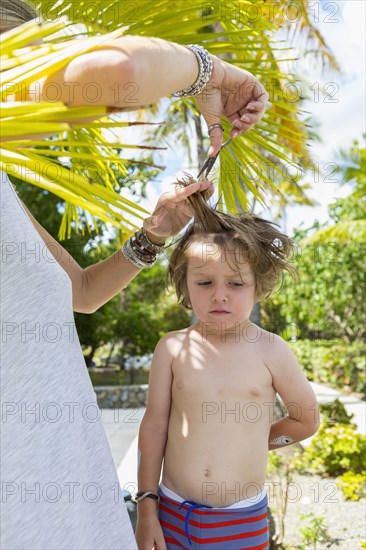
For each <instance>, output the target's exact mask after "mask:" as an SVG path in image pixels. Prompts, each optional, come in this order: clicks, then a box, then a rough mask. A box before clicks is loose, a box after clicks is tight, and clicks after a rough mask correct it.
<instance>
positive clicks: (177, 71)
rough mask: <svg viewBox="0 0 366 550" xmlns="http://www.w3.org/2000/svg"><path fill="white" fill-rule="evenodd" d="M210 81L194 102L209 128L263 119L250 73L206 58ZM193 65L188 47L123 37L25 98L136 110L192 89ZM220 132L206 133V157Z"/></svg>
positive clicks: (236, 128) (264, 96)
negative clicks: (208, 60) (226, 122)
mask: <svg viewBox="0 0 366 550" xmlns="http://www.w3.org/2000/svg"><path fill="white" fill-rule="evenodd" d="M211 58H212V63H213V69H212V74H211V78H210V80H209V81H208V83H207V85H206V86H205V87H204V89H203V91H202V93H200V94H198V95H197V96H196V101H197V105H198V108H199V110H200V111H201V114H202V116H203V117H204V119H205V121H206V123H207V125H208V126H210V125H212V124H215V123H221V119H222V117H225V118H226V119H227V120H228V121H229V122H230V123H231V124H232V125H233V127H232V129H231V132H230V136H231V137H232V138H234V137H236V136H237V135H238V134H241V133H242V132H245V131H247V130H250V129H251V128H253V126H254V125H255V124H256V123H257V122H258V121H259V120H260V119H261V118H262V116H263V114H264V112H265V108H266V103H267V101H268V93H267V92H266V91H265V89H264V87H263V86H262V84H261V83H260V82H259V81H258V80H257V78H256V77H255V76H254V75H252V74H251V73H250V72H248V71H245V70H243V69H241V68H239V67H236V66H234V65H231V64H229V63H226V62H225V61H223V60H221V59H219V58H218V57H215V56H211ZM198 72H199V71H198V61H197V58H196V56H195V54H194V53H193V52H192V51H190V50H189V49H187V48H185V47H184V46H181V45H179V44H175V43H173V42H167V41H166V40H161V39H159V38H149V37H142V36H123V37H121V38H117V39H115V40H110V41H106V42H105V43H104V44H102V45H100V46H98V49H95V50H94V51H91V52H88V53H85V54H82V55H80V56H79V57H77V58H76V59H74V60H72V61H71V62H70V63H69V64H68V65H67V66H66V67H64V68H63V69H62V70H61V71H60V72H58V73H55V74H53V75H51V76H49V77H47V78H45V79H43V80H41V81H39V82H36V83H34V84H33V85H32V86H31V90H30V91H31V93H30V96H29V99H30V100H36V101H39V100H45V101H52V99H50V98H49V94H48V93H47V92H48V87H49V86H51V89H50V97H51V98H54V96H55V86H56V87H58V100H59V101H63V102H64V103H66V104H67V105H70V106H85V105H89V106H90V105H92V106H93V105H106V106H109V107H110V108H113V109H120V110H128V111H131V110H135V109H138V108H139V107H141V106H145V105H148V104H150V103H153V102H155V101H157V100H158V99H160V98H162V97H165V96H167V95H169V94H171V93H174V92H177V91H180V90H182V89H184V88H187V87H189V86H191V85H192V84H193V83H194V82H195V81H196V79H197V76H198ZM222 134H223V133H222V130H220V128H215V129H213V131H212V132H210V135H209V137H210V141H211V146H212V147H211V148H210V150H209V153H208V154H209V156H212V155H214V154H216V153H217V152H218V150H219V148H220V146H221V144H222Z"/></svg>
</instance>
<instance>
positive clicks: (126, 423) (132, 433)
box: [102, 382, 366, 493]
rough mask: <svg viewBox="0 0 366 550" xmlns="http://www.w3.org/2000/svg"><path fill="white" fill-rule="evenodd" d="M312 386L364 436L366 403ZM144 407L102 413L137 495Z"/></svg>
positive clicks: (126, 483) (124, 480) (121, 471)
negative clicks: (335, 404)
mask: <svg viewBox="0 0 366 550" xmlns="http://www.w3.org/2000/svg"><path fill="white" fill-rule="evenodd" d="M311 385H312V387H313V389H314V391H315V394H316V396H317V399H318V402H319V403H328V402H331V401H334V400H335V399H336V398H338V399H339V400H340V401H342V403H343V404H344V406H345V408H346V410H347V412H348V413H353V414H354V417H353V422H355V424H356V425H357V428H358V431H359V432H360V433H362V434H364V435H366V402H365V401H361V400H360V399H357V398H356V397H351V396H345V395H342V394H341V393H340V392H339V391H337V390H333V389H331V388H328V387H326V386H322V385H320V384H314V383H313V382H311ZM144 412H145V408H139V409H117V410H107V409H103V410H102V421H103V424H104V427H105V429H106V433H107V438H108V441H109V444H110V446H111V449H112V455H113V459H114V462H115V465H116V468H117V471H118V477H119V480H120V483H121V486H122V488H125V489H128V490H129V491H130V492H131V493H135V492H136V486H137V475H136V469H137V434H138V430H139V426H140V422H141V420H142V417H143V415H144ZM310 442H311V438H308V439H305V440H304V441H302V442H301V445H302V446H304V447H306V446H307V445H309V443H310Z"/></svg>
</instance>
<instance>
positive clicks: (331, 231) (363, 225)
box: [302, 220, 366, 245]
mask: <svg viewBox="0 0 366 550" xmlns="http://www.w3.org/2000/svg"><path fill="white" fill-rule="evenodd" d="M332 240H333V241H337V242H339V243H344V244H347V242H349V241H353V242H358V243H364V242H365V240H366V221H365V220H346V221H340V222H338V223H337V224H336V225H333V226H331V227H324V228H323V229H318V231H316V232H315V233H314V234H313V235H312V236H311V237H308V238H307V239H304V240H303V241H302V243H303V244H304V245H307V244H310V243H321V244H322V243H329V242H330V241H332Z"/></svg>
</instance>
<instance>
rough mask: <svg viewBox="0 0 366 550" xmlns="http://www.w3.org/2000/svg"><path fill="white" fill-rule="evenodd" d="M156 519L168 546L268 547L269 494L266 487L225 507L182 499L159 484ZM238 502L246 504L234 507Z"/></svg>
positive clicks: (173, 549)
mask: <svg viewBox="0 0 366 550" xmlns="http://www.w3.org/2000/svg"><path fill="white" fill-rule="evenodd" d="M159 496H160V500H159V521H160V524H161V527H162V529H163V533H164V538H165V542H166V545H167V549H168V550H177V549H178V548H184V549H187V550H202V549H205V550H249V549H250V550H268V549H269V532H268V515H267V514H268V509H267V506H268V497H267V494H266V492H265V491H263V492H262V493H261V494H260V495H259V496H257V497H253V498H252V501H253V500H254V502H255V503H254V504H250V505H249V506H248V499H247V500H245V501H241V502H239V503H235V505H232V506H229V507H225V508H211V507H209V506H205V505H203V504H196V503H194V502H192V501H190V500H189V501H188V500H183V499H182V498H181V497H179V495H177V494H176V493H173V492H172V491H170V489H167V488H166V487H165V486H164V485H163V484H161V485H160V487H159ZM241 503H243V504H244V503H245V506H242V507H237V505H240V504H241Z"/></svg>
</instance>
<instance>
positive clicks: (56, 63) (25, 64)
mask: <svg viewBox="0 0 366 550" xmlns="http://www.w3.org/2000/svg"><path fill="white" fill-rule="evenodd" d="M216 5H217V6H218V7H219V8H220V10H219V11H220V13H216V12H215V10H206V11H204V10H203V6H202V2H201V1H200V0H187V1H186V2H180V1H179V2H178V1H176V2H174V1H173V2H172V0H169V1H168V0H158V1H156V2H154V3H152V2H147V1H139V2H138V3H127V4H126V3H125V2H124V1H123V0H116V1H114V2H112V3H110V2H109V1H107V0H101V1H100V2H98V5H97V6H95V5H94V4H93V5H92V6H90V4H88V3H86V2H79V3H76V2H73V1H70V0H41V1H39V2H38V8H39V9H40V11H41V14H42V12H43V14H44V15H46V16H47V18H48V19H54V21H52V22H47V23H45V24H43V25H41V26H40V25H35V24H34V23H27V24H26V25H23V26H22V27H18V28H17V29H14V30H12V31H10V32H9V33H4V35H2V44H3V46H4V47H3V48H2V57H1V61H4V63H5V67H6V69H7V70H6V71H5V72H3V73H2V79H3V80H2V85H1V97H2V99H3V100H5V99H6V98H8V99H9V96H10V94H13V93H14V87H15V86H17V87H18V91H19V90H21V89H22V87H23V89H24V87H25V88H27V87H28V86H29V85H31V84H32V83H34V82H35V81H36V80H38V79H40V78H43V77H45V76H49V75H50V74H52V72H56V71H58V70H59V69H61V68H62V67H64V66H65V65H66V64H67V63H68V62H69V61H71V60H72V59H74V58H75V57H76V56H78V55H80V54H81V53H84V52H88V51H91V50H92V49H94V48H98V47H102V45H103V42H104V41H106V40H110V39H111V38H115V37H118V36H121V35H122V34H124V33H128V34H129V35H133V34H136V35H140V36H156V37H161V38H165V39H167V40H172V41H174V42H179V43H181V44H188V43H203V44H204V45H205V47H206V48H207V49H208V50H209V51H212V52H213V53H216V54H217V55H219V56H220V57H225V58H226V60H227V61H228V62H230V63H235V65H237V66H240V67H242V68H248V67H251V70H252V71H253V72H254V73H255V74H256V76H257V77H258V78H259V80H260V81H262V82H263V83H264V84H265V85H267V83H268V82H269V84H270V85H273V88H274V92H273V94H271V96H272V97H271V105H270V108H269V109H268V111H267V114H266V116H265V117H264V118H263V120H262V122H261V124H260V125H258V126H256V127H255V129H253V130H251V131H250V132H249V133H247V134H246V136H245V137H242V138H241V139H240V140H237V141H236V143H235V144H233V147H232V148H231V150H227V151H225V150H224V152H223V154H222V159H221V160H222V164H223V165H224V164H225V163H227V165H228V166H229V167H230V169H231V168H232V167H233V166H234V164H237V163H243V160H242V159H243V155H245V156H246V158H249V159H250V160H253V161H254V160H255V162H256V167H255V168H253V171H252V172H250V173H249V174H248V175H246V174H245V173H243V174H240V175H239V176H238V178H237V179H235V181H234V180H233V181H231V184H230V185H227V184H225V182H224V181H222V179H221V178H220V183H219V192H220V194H221V195H223V196H224V199H225V202H227V206H228V208H229V209H230V210H235V208H238V207H245V206H246V205H247V202H248V199H247V196H246V193H247V192H248V191H249V192H250V193H252V194H253V196H254V197H255V198H256V199H258V200H259V201H262V202H264V200H265V191H266V189H267V188H273V187H274V184H273V182H272V181H271V175H270V173H271V170H272V169H276V167H275V164H273V166H272V165H271V161H268V158H270V156H271V155H272V156H273V155H274V156H277V157H278V158H280V159H282V161H283V162H294V161H296V160H298V161H300V160H301V162H305V163H310V162H311V161H310V158H309V153H308V151H307V149H306V139H307V137H308V135H309V134H308V130H307V128H306V125H305V123H304V122H303V121H302V119H301V116H300V109H299V105H297V104H294V103H290V104H289V103H286V102H285V101H283V99H282V97H283V87H284V85H285V83H286V81H287V80H289V78H290V75H288V74H286V73H285V72H284V71H283V70H282V68H281V62H282V61H283V59H282V61H281V62H280V61H279V57H280V56H282V57H286V58H287V59H292V57H293V56H292V55H291V52H290V54H289V55H286V56H284V55H283V54H284V53H287V52H288V51H289V50H288V47H287V45H286V44H284V43H283V42H280V41H277V42H274V41H273V38H274V37H275V33H276V31H277V29H278V26H276V25H275V24H274V21H276V22H278V21H280V19H279V12H280V10H281V3H279V4H277V3H276V4H275V5H273V4H272V6H273V10H274V18H273V19H271V18H266V16H265V15H263V16H262V17H260V18H259V19H258V20H256V21H255V22H254V23H253V22H251V13H252V8H253V6H258V5H259V6H260V7H261V8H265V7H266V2H265V1H264V0H263V1H259V2H258V1H254V0H246V1H245V2H244V1H240V2H231V1H225V2H218V3H216ZM238 6H239V7H240V14H241V17H240V18H236V19H235V18H231V17H227V16H226V15H225V13H231V12H232V10H233V9H234V10H235V9H237V7H238ZM263 13H264V11H263ZM60 16H62V17H63V19H61V20H60ZM218 22H219V23H220V28H221V30H220V31H219V32H213V31H212V30H210V29H212V25H214V24H216V23H218ZM76 25H77V26H76ZM111 30H112V32H107V31H111ZM78 36H79V37H83V38H82V39H75V37H78ZM319 36H320V35H319ZM318 38H319V37H318ZM34 40H43V44H39V45H35V46H27V47H25V46H26V45H27V44H29V43H30V42H31V41H34ZM291 78H293V77H291ZM182 104H183V105H184V106H185V107H187V108H188V109H190V110H191V111H192V113H193V114H196V113H197V110H196V108H195V104H194V101H192V100H185V102H182ZM51 107H52V108H50V105H49V104H48V105H46V104H42V103H37V104H36V106H35V107H34V106H31V105H24V104H19V103H18V104H17V103H14V102H10V103H9V106H8V108H6V109H5V112H6V116H5V115H4V118H2V120H1V127H2V129H3V130H4V132H5V133H4V134H3V135H5V136H6V138H7V140H8V141H5V142H4V143H3V148H4V150H5V152H6V153H7V154H8V157H9V156H10V157H11V158H12V162H13V163H14V162H15V166H17V165H16V162H18V161H19V163H20V158H21V159H22V162H26V161H27V162H28V166H32V167H35V166H36V162H37V160H39V159H40V160H41V161H42V162H43V163H44V162H47V163H50V162H51V159H50V157H52V159H53V160H52V163H53V164H55V165H60V166H61V167H62V165H61V162H60V161H58V160H56V158H54V157H55V153H54V151H57V152H58V153H60V156H61V155H63V154H65V155H66V157H62V156H61V158H64V159H65V158H66V159H67V160H66V161H65V160H64V161H63V162H64V163H65V162H66V167H65V169H66V171H67V172H71V173H72V174H74V173H75V176H77V181H78V187H77V188H74V193H72V192H71V189H69V188H66V187H65V190H64V195H65V193H66V190H67V193H66V195H67V197H68V199H65V200H68V201H69V202H70V204H72V205H74V206H73V207H72V208H71V207H70V209H69V210H68V212H67V214H65V216H67V218H68V220H69V221H70V219H74V220H76V219H77V206H79V207H82V208H85V209H86V210H88V211H89V212H90V213H92V214H93V215H99V213H100V210H98V208H99V209H101V210H102V211H103V212H104V217H103V216H101V219H103V220H106V219H108V221H110V222H111V223H113V224H114V225H115V226H116V227H119V226H120V224H121V220H123V217H121V214H120V212H118V211H115V210H114V209H111V208H110V207H109V206H110V205H113V206H116V205H117V204H118V207H119V208H122V209H123V208H126V207H127V205H126V204H125V203H124V202H123V200H122V199H121V198H120V197H118V195H117V198H115V199H114V202H113V201H112V202H110V203H107V202H105V201H106V197H105V196H104V195H103V193H102V190H101V188H103V187H106V188H109V191H110V192H111V193H114V192H113V191H112V190H113V189H116V188H117V189H119V188H120V186H119V184H118V181H117V178H116V176H115V175H114V167H118V169H119V170H120V171H121V172H123V165H124V162H123V159H122V158H121V156H120V155H119V154H117V153H116V152H115V151H114V150H113V146H112V145H111V144H109V143H108V141H107V140H106V138H105V137H104V135H103V129H107V128H108V129H111V128H118V127H123V126H125V125H126V123H125V122H121V121H120V119H119V118H118V117H112V118H109V119H108V118H107V117H105V118H102V119H101V120H99V121H98V122H89V121H88V122H86V121H85V122H83V121H81V120H80V119H78V117H81V118H82V117H85V118H86V117H90V116H94V117H101V116H103V115H106V114H107V109H104V108H87V109H84V108H83V109H82V110H79V111H78V110H77V109H78V108H68V107H65V106H64V105H63V104H52V106H51ZM12 108H13V109H14V110H13V111H12ZM23 108H25V109H24V110H23V111H22V109H23ZM16 109H18V111H16ZM73 109H75V110H73ZM181 116H182V117H184V116H186V114H184V109H182V113H181ZM20 123H21V124H20ZM71 124H72V127H71ZM132 124H133V123H132ZM21 125H22V130H20V126H21ZM26 125H28V126H29V127H31V128H32V130H33V132H34V133H37V134H45V135H46V134H47V133H49V132H51V131H53V132H56V133H60V135H59V137H58V138H57V140H56V141H55V142H53V141H52V140H49V141H48V142H47V143H48V145H49V151H48V152H49V153H50V154H49V155H48V154H47V146H46V142H45V144H44V145H45V146H44V147H42V149H41V150H39V144H37V145H36V146H35V144H34V142H33V140H31V139H30V140H28V143H24V140H20V139H19V138H20V137H21V136H22V134H24V133H25V129H24V128H25V126H26ZM167 135H168V134H167ZM269 136H271V138H270V139H269ZM65 140H67V141H68V142H69V146H68V147H67V149H63V148H62V146H60V142H62V141H65ZM25 141H27V140H25ZM20 142H21V143H20ZM86 142H88V143H89V146H87V145H85V143H86ZM29 146H31V149H30V150H28V151H27V149H29ZM19 149H20V150H21V151H20V152H19V155H20V157H19V159H18V160H17V159H16V157H14V154H15V152H16V150H17V151H19ZM51 151H53V152H51ZM266 153H267V156H266ZM90 155H92V156H93V157H94V159H95V161H96V168H95V170H94V171H93V170H91V172H88V170H87V168H86V166H87V162H88V159H90ZM8 157H5V158H8ZM78 161H83V162H81V163H79V162H78ZM129 162H131V160H129ZM136 162H140V163H141V164H143V161H140V160H138V161H136ZM41 165H42V166H43V165H44V164H42V163H41ZM3 167H4V169H5V170H7V162H6V161H5V163H3ZM102 167H103V170H104V173H103V177H101V168H102ZM19 172H21V170H19ZM62 173H63V174H64V172H62ZM18 175H19V174H18ZM254 176H255V181H253V177H254ZM258 178H260V181H259V180H258ZM90 179H91V180H92V181H93V180H95V181H96V182H98V185H95V184H93V185H91V184H90ZM29 180H31V181H30V182H31V183H33V184H35V185H37V184H38V183H37V178H36V172H33V176H32V177H31V176H28V181H29ZM64 184H65V185H66V183H65V178H61V180H60V181H59V182H58V185H55V183H54V182H53V181H52V180H51V178H48V177H47V175H43V177H42V185H43V186H44V188H47V189H48V190H51V189H53V191H52V192H56V194H57V193H58V194H59V196H60V197H61V196H64V195H61V193H62V192H63V191H62V186H63V185H64ZM40 186H41V185H40ZM47 186H48V187H47ZM114 195H116V193H114ZM78 197H80V198H79V200H78ZM103 197H104V198H103ZM108 200H112V199H111V198H110V197H108ZM128 208H129V209H130V212H129V213H131V212H133V211H134V205H129V206H128ZM135 209H136V210H135V211H136V215H137V217H138V215H139V214H138V212H140V211H141V210H140V211H139V209H138V208H137V207H136V206H135ZM66 210H67V209H66ZM66 210H65V212H66ZM97 211H98V214H97ZM63 222H64V223H63V227H64V228H65V227H66V226H67V224H66V222H65V220H63Z"/></svg>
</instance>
